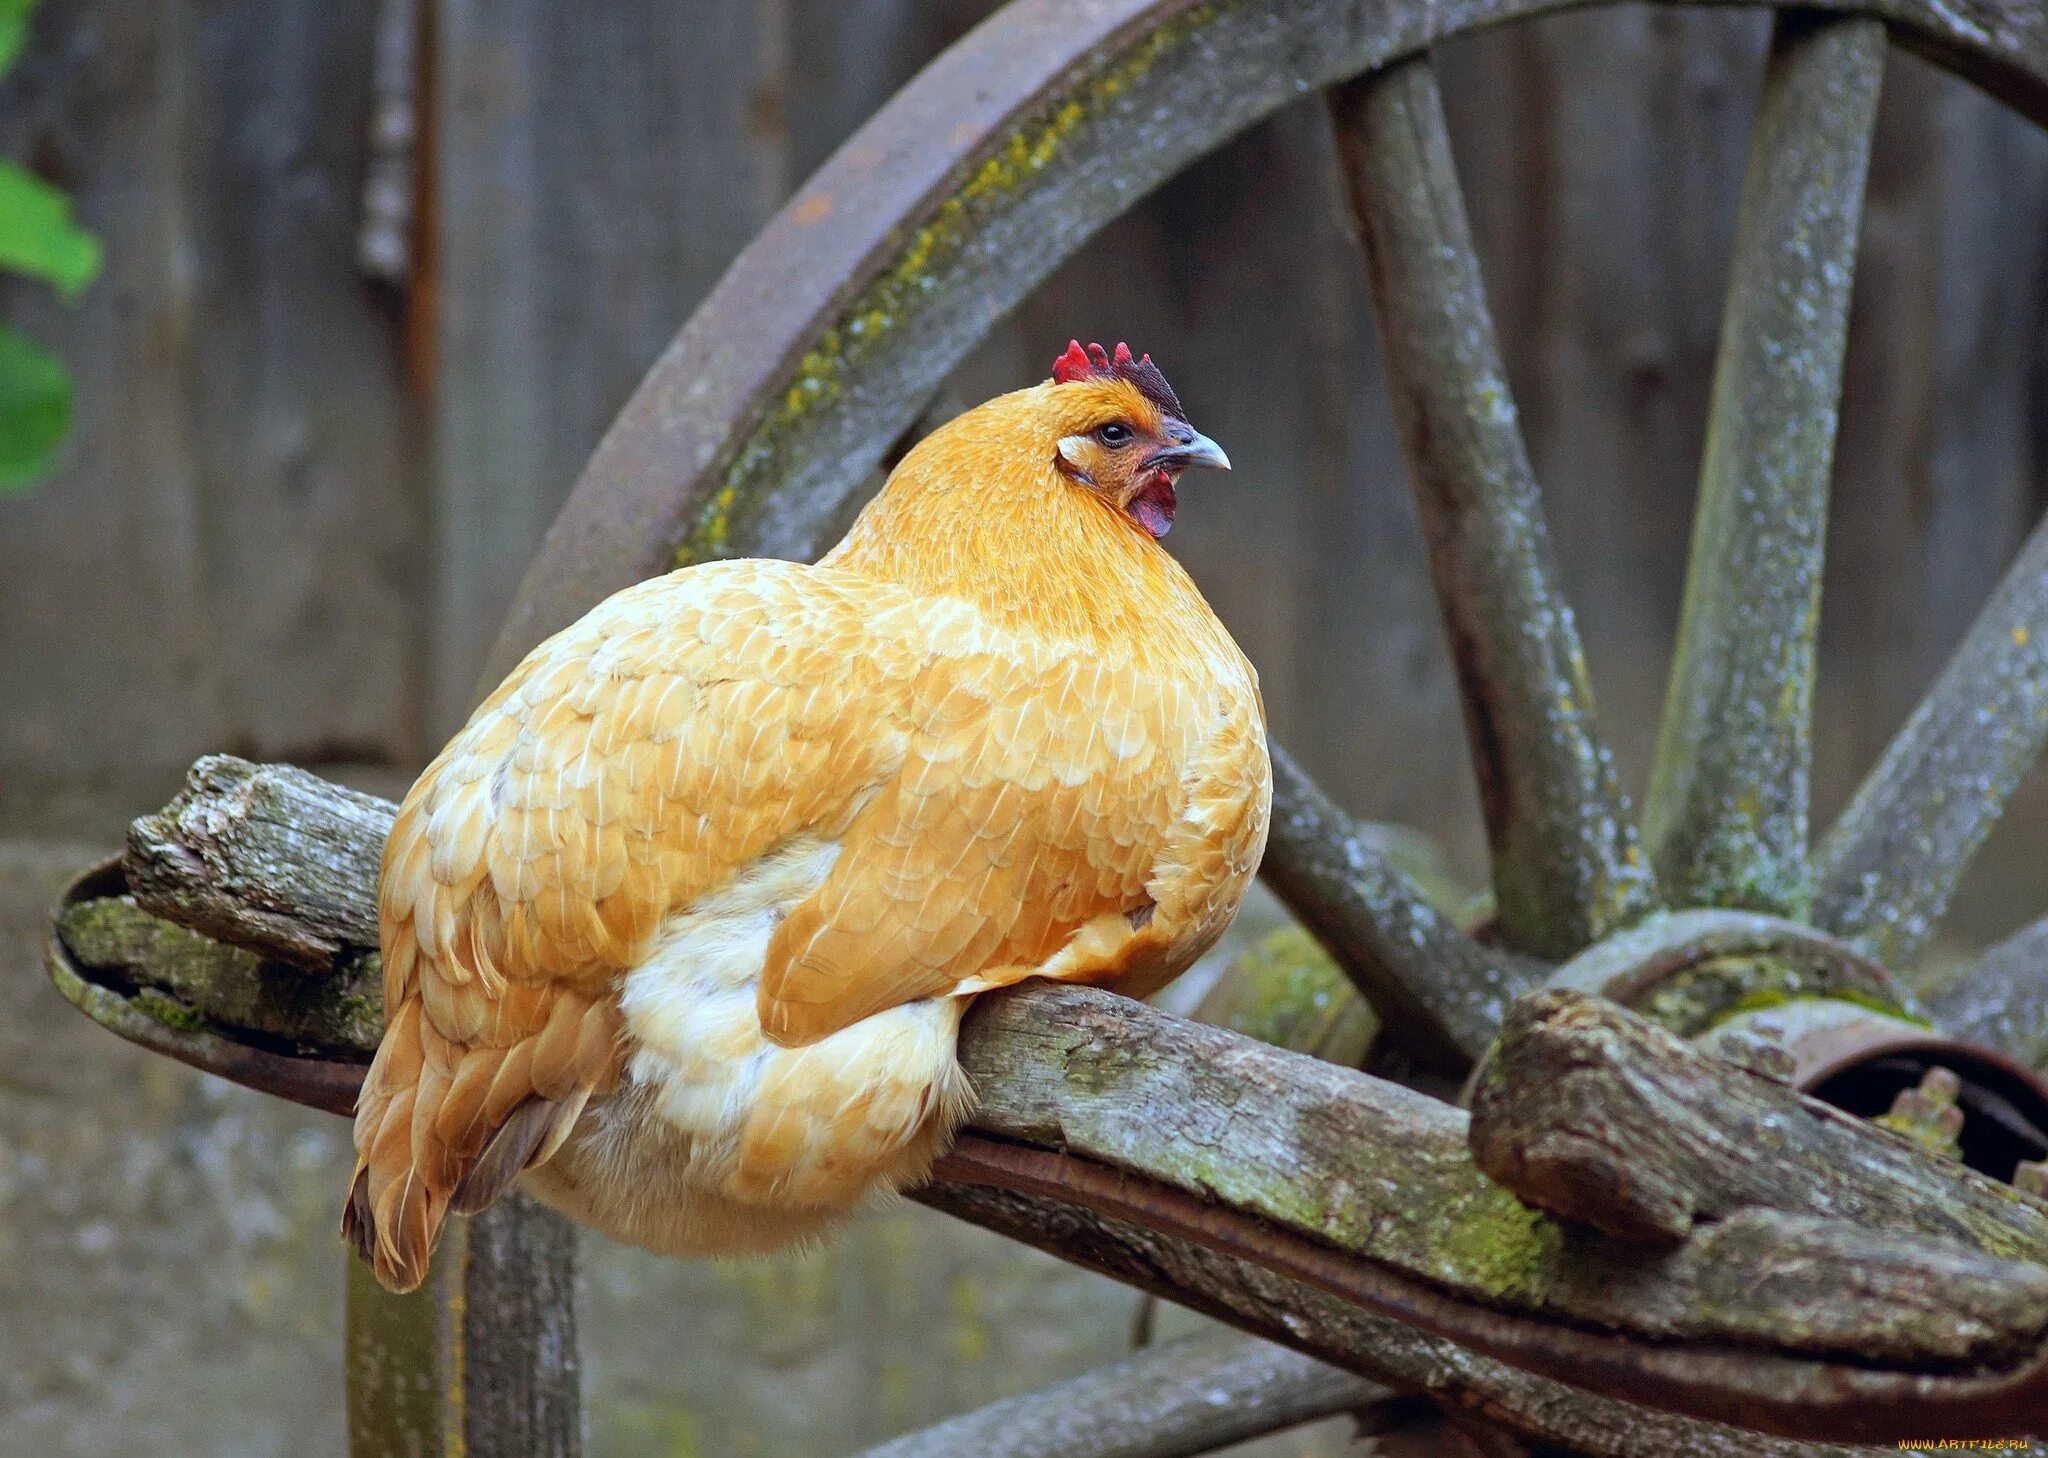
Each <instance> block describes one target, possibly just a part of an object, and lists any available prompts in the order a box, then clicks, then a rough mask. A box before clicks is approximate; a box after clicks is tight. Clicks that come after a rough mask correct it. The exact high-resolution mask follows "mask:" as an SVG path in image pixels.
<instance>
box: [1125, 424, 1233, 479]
mask: <svg viewBox="0 0 2048 1458" xmlns="http://www.w3.org/2000/svg"><path fill="white" fill-rule="evenodd" d="M1145 464H1146V465H1147V466H1148V467H1154V468H1158V469H1162V470H1167V471H1178V470H1181V469H1183V468H1184V467H1187V466H1214V467H1215V468H1216V469H1217V470H1219V471H1227V470H1229V469H1230V457H1229V456H1226V455H1224V454H1223V447H1222V446H1220V445H1218V444H1216V442H1215V441H1213V440H1211V439H1209V437H1208V436H1206V435H1203V434H1202V433H1201V432H1200V431H1197V430H1191V429H1187V428H1185V427H1182V428H1179V429H1176V430H1175V431H1174V433H1173V444H1172V445H1170V446H1168V447H1166V448H1165V449H1164V450H1161V451H1155V452H1153V454H1152V456H1151V458H1150V459H1149V460H1147V461H1146V462H1145Z"/></svg>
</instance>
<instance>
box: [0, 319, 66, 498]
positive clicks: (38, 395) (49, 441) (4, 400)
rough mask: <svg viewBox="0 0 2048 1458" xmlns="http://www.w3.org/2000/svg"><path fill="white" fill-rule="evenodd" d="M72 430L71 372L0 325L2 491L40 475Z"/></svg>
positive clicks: (4, 493) (15, 488)
mask: <svg viewBox="0 0 2048 1458" xmlns="http://www.w3.org/2000/svg"><path fill="white" fill-rule="evenodd" d="M70 430H71V376H70V375H69V374H67V373H65V370H64V362H63V361H62V360H60V359H58V358H57V357H56V356H55V355H54V354H51V353H50V352H49V351H48V350H46V349H43V348H41V347H40V346H38V345H35V344H31V343H30V342H29V341H28V340H26V339H23V338H22V337H21V336H20V335H19V334H16V333H15V332H14V331H13V330H11V329H0V496H7V495H12V494H14V493H16V492H21V491H26V490H28V488H29V487H31V486H33V485H35V484H36V482H37V481H39V480H41V479H42V477H43V473H44V472H45V471H47V470H48V469H49V468H50V461H51V458H52V457H54V456H55V455H56V453H57V447H58V446H60V445H62V444H63V443H64V437H65V436H66V435H67V434H69V433H70Z"/></svg>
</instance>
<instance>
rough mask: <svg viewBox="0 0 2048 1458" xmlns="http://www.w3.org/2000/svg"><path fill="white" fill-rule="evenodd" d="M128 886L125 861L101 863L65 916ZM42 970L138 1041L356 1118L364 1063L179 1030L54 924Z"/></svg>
mask: <svg viewBox="0 0 2048 1458" xmlns="http://www.w3.org/2000/svg"><path fill="white" fill-rule="evenodd" d="M126 887H127V879H126V877H125V876H124V875H123V874H122V870H121V858H120V857H119V856H114V857H111V858H109V859H107V860H104V861H101V862H100V863H99V864H97V865H95V866H92V867H90V868H88V869H87V870H85V871H83V872H81V873H80V874H79V875H77V876H75V877H73V878H72V879H71V881H70V883H69V884H68V885H66V886H65V888H64V892H63V895H62V896H61V897H60V898H59V900H58V903H57V904H58V916H59V917H60V918H61V916H62V912H63V908H64V907H67V906H70V905H73V904H74V903H76V902H78V901H81V900H87V899H91V898H95V897H101V896H109V895H120V894H121V893H122V892H123V891H125V889H126ZM43 965H44V967H45V969H46V970H47V971H48V972H49V974H50V980H51V981H52V982H53V983H55V984H56V986H57V991H58V992H59V993H61V994H62V995H63V997H64V1000H65V1001H66V1002H68V1003H70V1004H71V1005H72V1006H73V1007H75V1008H77V1009H78V1010H79V1012H81V1013H83V1014H84V1015H85V1016H86V1017H88V1018H91V1019H92V1020H93V1021H94V1022H95V1023H98V1024H99V1025H100V1026H101V1027H103V1028H105V1029H107V1030H108V1031H109V1032H111V1033H114V1034H117V1035H118V1036H120V1037H122V1038H125V1039H127V1040H128V1041H129V1042H131V1043H135V1044H138V1045H139V1046H141V1047H144V1048H147V1049H149V1050H150V1051H151V1052H153V1053H161V1054H163V1055H164V1056H165V1057H167V1058H173V1059H176V1060H177V1061H178V1062H180V1063H183V1064H185V1065H186V1066H187V1067H190V1068H196V1069H198V1070H199V1071H200V1072H202V1073H211V1074H213V1075H215V1076H216V1077H219V1078H224V1079H226V1080H227V1081H228V1082H230V1083H236V1084H240V1085H241V1086H242V1087H243V1088H249V1089H254V1090H256V1091H257V1092H258V1093H266V1094H273V1095H275V1096H277V1097H278V1098H282V1099H288V1100H290V1101H291V1102H292V1103H296V1104H304V1105H306V1106H307V1107H308V1108H314V1109H320V1110H323V1111H325V1112H326V1113H330V1114H341V1115H343V1116H349V1115H353V1114H354V1113H355V1107H356V1090H357V1088H358V1087H359V1086H360V1085H361V1084H362V1081H363V1074H364V1071H365V1069H366V1067H367V1065H365V1064H361V1063H351V1062H347V1061H345V1060H341V1059H332V1058H320V1057H316V1056H310V1055H308V1056H303V1057H302V1056H298V1055H294V1054H290V1053H278V1052H273V1051H271V1050H270V1049H268V1048H258V1047H254V1046H252V1045H250V1044H248V1043H242V1042H238V1041H236V1040H235V1039H233V1038H230V1037H227V1036H224V1035H223V1034H221V1033H219V1032H216V1031H213V1030H211V1029H209V1028H206V1027H199V1028H191V1029H187V1028H175V1027H172V1026H171V1025H169V1024H168V1023H165V1022H162V1021H161V1020H159V1019H157V1018H153V1017H151V1016H150V1015H149V1014H148V1013H146V1012H143V1011H142V1010H140V1009H139V1008H137V1007H136V1006H135V1005H134V1003H133V1001H132V1000H131V999H129V998H128V997H126V996H125V995H123V994H122V993H120V992H118V991H117V990H115V989H114V988H111V987H108V986H107V985H106V984H105V983H103V982H100V981H98V980H96V979H95V978H94V977H93V976H92V974H91V973H90V972H89V971H88V970H87V969H86V968H84V967H81V966H80V965H79V964H78V960H77V959H76V958H75V957H73V956H72V955H71V949H70V948H69V947H67V946H65V945H64V939H63V937H62V936H61V935H59V933H58V931H57V927H56V923H55V921H54V920H53V922H52V925H51V928H50V934H49V938H48V939H47V940H46V941H45V943H44V945H43Z"/></svg>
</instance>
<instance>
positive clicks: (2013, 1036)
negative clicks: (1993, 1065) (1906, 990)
mask: <svg viewBox="0 0 2048 1458" xmlns="http://www.w3.org/2000/svg"><path fill="white" fill-rule="evenodd" d="M1922 1001H1923V1003H1924V1005H1925V1006H1926V1008H1927V1011H1928V1013H1929V1014H1930V1015H1931V1016H1932V1017H1933V1018H1934V1020H1935V1021H1936V1022H1937V1023H1939V1024H1940V1025H1941V1027H1942V1028H1943V1029H1944V1030H1945V1031H1947V1032H1949V1033H1952V1034H1954V1035H1955V1036H1956V1037H1958V1038H1964V1039H1967V1040H1968V1041H1970V1042H1973V1043H1983V1044H1986V1045H1987V1046H1989V1047H1993V1048H1997V1049H1999V1050H2000V1051H2002V1052H2004V1053H2007V1054H2009V1055H2010V1056H2012V1057H2014V1058H2017V1059H2018V1060H2019V1061H2020V1062H2022V1063H2024V1064H2026V1065H2027V1066H2028V1067H2029V1068H2040V1067H2041V1066H2042V1065H2044V1064H2048V917H2043V918H2041V920H2039V921H2037V922H2035V923H2034V924H2033V925H2032V926H2029V927H2026V928H2025V929H2023V930H2021V931H2017V932H2014V933H2013V934H2012V935H2011V936H2009V937H2007V938H2006V939H2005V940H2004V941H2002V942H2000V943H1999V944H1998V945H1997V946H1995V947H1993V948H1991V950H1989V951H1988V952H1985V953H1984V954H1983V955H1982V956H1980V957H1978V958H1977V960H1976V961H1974V962H1972V963H1970V964H1968V965H1967V966H1965V967H1964V968H1962V969H1961V970H1960V971H1959V972H1956V973H1954V974H1952V975H1950V976H1947V977H1944V978H1942V979H1940V981H1939V982H1938V983H1937V984H1936V985H1935V986H1932V987H1929V988H1926V989H1924V990H1923V994H1922Z"/></svg>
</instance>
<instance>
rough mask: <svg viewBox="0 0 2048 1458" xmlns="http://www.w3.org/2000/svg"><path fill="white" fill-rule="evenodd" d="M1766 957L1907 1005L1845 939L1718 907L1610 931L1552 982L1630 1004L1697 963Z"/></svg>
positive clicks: (1892, 982) (1898, 989) (1884, 974)
mask: <svg viewBox="0 0 2048 1458" xmlns="http://www.w3.org/2000/svg"><path fill="white" fill-rule="evenodd" d="M1764 954H1770V955H1776V956H1783V957H1790V958H1796V959H1798V961H1799V963H1800V965H1802V966H1803V967H1806V968H1809V969H1813V970H1821V971H1828V972H1834V973H1837V974H1839V975H1840V976H1841V977H1842V978H1843V979H1844V980H1845V982H1846V984H1847V985H1848V986H1849V987H1852V988H1855V989H1856V990H1858V991H1861V992H1865V993H1868V994H1870V995H1872V996H1874V997H1880V998H1887V999H1891V1000H1893V1001H1894V1002H1895V1003H1896V1005H1897V1006H1898V1007H1899V1008H1900V1010H1902V1011H1909V1010H1910V1008H1909V1003H1908V995H1907V993H1906V990H1905V989H1904V988H1903V987H1902V986H1900V984H1899V983H1898V981H1897V979H1895V978H1894V977H1893V976H1892V975H1891V973H1890V972H1888V971H1887V970H1886V969H1885V968H1884V967H1882V966H1880V965H1879V964H1878V963H1876V962H1874V961H1872V960H1871V959H1870V958H1869V957H1866V956H1864V955H1863V954H1862V953H1861V952H1859V951H1857V950H1856V949H1855V948H1854V947H1852V946H1850V945H1849V944H1848V943H1846V942H1843V941H1840V940H1838V939H1837V938H1835V937H1831V936H1829V935H1828V934H1827V933H1826V932H1824V931H1821V930H1819V929H1817V928H1815V927H1811V926H1808V925H1806V924H1805V923H1803V922H1797V921H1790V920H1788V919H1786V918H1785V917H1782V916H1771V915H1768V914H1766V913H1764V912H1757V911H1731V910H1726V909H1722V908H1718V907H1692V908H1689V909H1687V910H1684V911H1673V912H1670V913H1667V914H1665V915H1662V916H1653V917H1651V918H1649V919H1647V920H1645V921H1642V922H1639V923H1638V924H1637V925H1635V926H1633V927H1630V928H1628V929H1627V930H1625V931H1620V932H1616V933H1615V934H1614V935H1612V936H1610V937H1607V938H1604V939H1603V940H1601V941H1599V942H1596V943H1594V944H1593V945H1592V946H1590V947H1588V948H1587V949H1586V950H1585V951H1583V952H1581V953H1580V954H1579V955H1578V956H1576V957H1574V958H1572V960H1571V961H1569V962H1566V963H1565V964H1564V965H1563V966H1561V967H1559V968H1558V969H1557V971H1556V972H1555V973H1553V974H1552V976H1551V978H1550V983H1551V985H1552V986H1554V987H1570V988H1575V989H1577V990H1578V991H1580V992H1588V993H1593V994H1595V995H1597V996H1600V997H1605V998H1609V999H1611V1000H1613V1001H1615V1002H1618V1003H1620V1004H1621V1005H1622V1006H1624V1007H1634V1006H1635V1005H1637V1004H1638V1003H1640V1002H1641V1001H1642V999H1643V998H1644V997H1645V996H1647V995H1648V994H1649V993H1650V992H1651V991H1653V990H1654V989H1655V988H1656V987H1657V986H1658V984H1660V983H1662V982H1664V981H1666V980H1667V979H1669V978H1671V977H1674V976H1676V975H1677V974H1679V973H1681V972H1684V971H1687V970H1688V969H1690V968H1693V967H1696V966H1698V965H1700V964H1701V963H1702V962H1706V961H1710V960H1712V959H1713V958H1716V957H1740V956H1751V955H1764Z"/></svg>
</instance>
